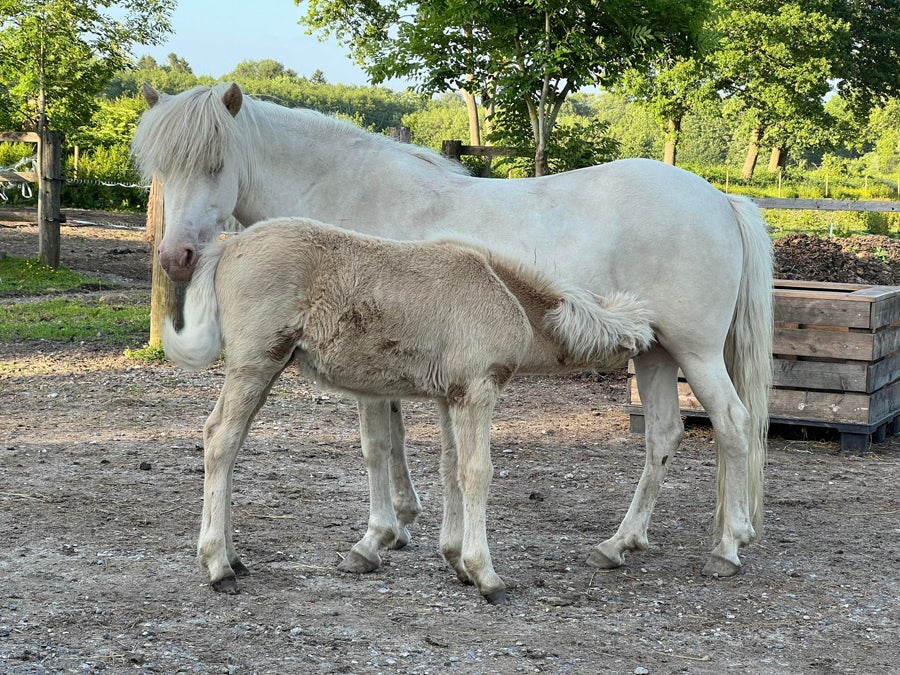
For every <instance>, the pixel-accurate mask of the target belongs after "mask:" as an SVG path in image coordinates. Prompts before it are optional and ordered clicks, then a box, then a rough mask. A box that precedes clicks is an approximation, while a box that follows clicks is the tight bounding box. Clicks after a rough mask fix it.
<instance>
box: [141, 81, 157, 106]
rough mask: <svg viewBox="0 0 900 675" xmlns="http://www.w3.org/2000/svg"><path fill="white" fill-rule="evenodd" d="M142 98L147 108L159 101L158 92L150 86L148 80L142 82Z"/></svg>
mask: <svg viewBox="0 0 900 675" xmlns="http://www.w3.org/2000/svg"><path fill="white" fill-rule="evenodd" d="M144 100H145V101H146V102H147V107H149V108H152V107H153V106H155V105H156V104H157V103H159V92H158V91H156V89H154V88H153V87H151V86H150V83H149V82H144Z"/></svg>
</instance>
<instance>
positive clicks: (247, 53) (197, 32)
mask: <svg viewBox="0 0 900 675" xmlns="http://www.w3.org/2000/svg"><path fill="white" fill-rule="evenodd" d="M305 12H306V3H302V4H301V5H300V6H299V7H298V6H297V5H295V4H294V2H293V0H249V1H248V0H179V2H178V8H177V9H176V10H175V12H174V13H173V14H172V27H173V32H172V33H171V34H170V36H169V39H168V40H167V41H166V42H165V43H164V44H161V45H157V46H146V45H138V46H137V47H136V48H135V49H134V54H135V56H136V57H138V58H140V57H141V56H144V55H145V54H149V55H150V56H152V57H153V58H155V59H156V60H157V61H159V62H161V63H165V62H166V60H167V57H168V55H169V54H171V53H172V52H174V53H175V54H177V55H178V56H179V57H181V58H183V59H185V60H186V61H187V62H188V65H190V67H191V70H192V71H193V72H194V75H210V76H212V77H214V78H219V77H222V76H223V75H225V74H226V73H230V72H231V71H232V70H234V67H235V66H236V65H237V64H238V63H240V62H241V61H262V60H263V59H274V60H275V61H278V62H280V63H281V64H283V65H284V67H285V68H289V69H291V70H293V71H294V72H296V73H297V74H298V75H300V76H302V77H309V76H311V75H312V74H313V73H314V72H315V71H316V70H317V69H318V70H321V71H322V72H323V73H324V74H325V79H326V80H327V81H328V82H330V83H332V84H356V85H365V84H368V79H367V77H366V74H365V72H363V70H362V69H361V68H359V66H356V65H355V64H354V63H353V62H352V61H351V60H350V59H349V58H348V55H347V54H348V52H347V49H346V48H344V47H341V46H339V45H338V44H337V41H336V40H335V39H333V38H332V39H329V40H328V41H326V42H321V41H320V40H319V38H318V37H317V36H315V35H307V34H306V29H305V28H304V27H303V26H300V25H298V23H297V22H298V21H299V20H300V17H301V16H302V15H303V14H304V13H305ZM385 86H387V87H390V88H391V89H396V90H401V89H404V88H405V87H406V83H405V82H401V81H397V80H393V81H390V82H387V83H386V84H385Z"/></svg>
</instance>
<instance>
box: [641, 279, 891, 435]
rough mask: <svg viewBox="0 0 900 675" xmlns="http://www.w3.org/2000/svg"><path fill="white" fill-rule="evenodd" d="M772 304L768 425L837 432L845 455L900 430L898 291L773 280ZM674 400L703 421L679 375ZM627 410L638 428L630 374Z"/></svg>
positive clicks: (701, 413) (850, 285)
mask: <svg viewBox="0 0 900 675" xmlns="http://www.w3.org/2000/svg"><path fill="white" fill-rule="evenodd" d="M774 300H775V336H774V343H773V347H772V352H773V357H774V361H773V366H774V388H773V390H772V395H771V397H770V399H769V415H770V419H771V422H772V423H773V424H789V425H801V426H811V427H828V428H833V429H836V430H838V431H839V432H840V434H841V448H842V449H844V450H861V449H866V448H868V446H869V443H871V442H872V441H874V442H880V441H882V440H884V438H885V436H886V434H887V433H892V434H896V433H900V287H897V286H870V285H863V284H835V283H821V282H813V281H787V280H777V281H776V282H775V287H774ZM629 372H632V373H633V369H631V367H630V366H629ZM678 396H679V401H680V406H681V412H682V414H684V415H688V416H695V415H696V416H705V412H704V411H703V406H701V405H700V402H699V401H698V400H697V399H696V398H695V397H694V395H693V392H692V391H691V388H690V385H689V384H688V383H687V382H686V381H684V379H683V378H681V377H679V382H678ZM626 410H627V411H628V412H629V413H630V414H631V426H632V429H633V430H643V408H642V407H641V402H640V396H639V394H638V391H637V383H636V381H635V378H634V377H632V378H631V380H630V382H629V388H628V403H627V406H626Z"/></svg>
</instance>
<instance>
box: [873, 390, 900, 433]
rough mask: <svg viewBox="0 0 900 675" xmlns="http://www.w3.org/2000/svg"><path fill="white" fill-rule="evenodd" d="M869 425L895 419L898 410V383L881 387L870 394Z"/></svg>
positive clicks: (899, 405)
mask: <svg viewBox="0 0 900 675" xmlns="http://www.w3.org/2000/svg"><path fill="white" fill-rule="evenodd" d="M870 406H871V409H872V410H871V413H870V415H869V417H870V419H871V423H876V422H881V421H883V420H885V419H888V418H893V417H896V415H897V412H898V409H900V381H897V382H894V383H893V384H889V385H888V386H886V387H882V388H881V389H879V390H878V391H877V392H875V393H874V394H872V402H871V404H870Z"/></svg>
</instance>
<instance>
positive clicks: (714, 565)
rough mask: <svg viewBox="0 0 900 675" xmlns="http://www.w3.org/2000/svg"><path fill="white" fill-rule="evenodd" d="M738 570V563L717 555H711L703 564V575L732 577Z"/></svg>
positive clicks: (739, 567) (739, 569)
mask: <svg viewBox="0 0 900 675" xmlns="http://www.w3.org/2000/svg"><path fill="white" fill-rule="evenodd" d="M740 571H741V564H740V563H735V562H734V561H732V560H729V559H728V558H722V557H720V556H717V555H711V556H710V557H709V560H707V561H706V564H705V565H704V566H703V576H705V577H733V576H734V575H735V574H737V573H738V572H740Z"/></svg>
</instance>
